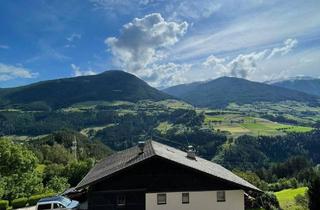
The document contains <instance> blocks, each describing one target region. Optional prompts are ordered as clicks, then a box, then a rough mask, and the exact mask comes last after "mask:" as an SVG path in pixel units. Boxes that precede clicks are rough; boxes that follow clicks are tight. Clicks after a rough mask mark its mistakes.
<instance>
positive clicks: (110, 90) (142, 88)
mask: <svg viewBox="0 0 320 210" xmlns="http://www.w3.org/2000/svg"><path fill="white" fill-rule="evenodd" d="M0 97H1V98H0V105H1V106H2V107H12V106H15V107H16V106H18V107H21V106H24V107H25V106H26V105H29V106H33V107H32V108H30V109H34V106H36V107H41V108H43V107H47V106H48V107H49V108H53V109H56V108H61V107H67V106H69V105H72V104H75V103H79V102H85V101H120V100H121V101H130V102H136V101H139V100H144V99H150V100H154V101H159V100H163V99H169V98H172V97H171V96H169V95H167V94H165V93H163V92H161V91H159V90H157V89H155V88H152V87H151V86H149V85H148V84H147V83H146V82H144V81H143V80H141V79H139V78H137V77H136V76H134V75H132V74H129V73H126V72H124V71H106V72H104V73H102V74H98V75H94V76H81V77H74V78H65V79H57V80H50V81H44V82H39V83H35V84H31V85H27V86H22V87H17V88H7V89H0Z"/></svg>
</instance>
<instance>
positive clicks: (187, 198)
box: [182, 193, 190, 204]
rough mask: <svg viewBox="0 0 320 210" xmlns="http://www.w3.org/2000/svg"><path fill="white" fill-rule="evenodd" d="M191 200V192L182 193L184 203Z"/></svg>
mask: <svg viewBox="0 0 320 210" xmlns="http://www.w3.org/2000/svg"><path fill="white" fill-rule="evenodd" d="M189 202H190V201H189V193H182V203H183V204H187V203H189Z"/></svg>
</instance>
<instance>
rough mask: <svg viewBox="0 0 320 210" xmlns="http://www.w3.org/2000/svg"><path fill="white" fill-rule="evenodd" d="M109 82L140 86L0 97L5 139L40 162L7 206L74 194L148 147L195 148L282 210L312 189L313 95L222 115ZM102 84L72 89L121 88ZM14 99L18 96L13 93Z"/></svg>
mask: <svg viewBox="0 0 320 210" xmlns="http://www.w3.org/2000/svg"><path fill="white" fill-rule="evenodd" d="M109 74H111V75H112V77H117V78H119V77H120V78H122V77H123V78H122V79H124V80H128V79H129V83H131V84H135V85H134V87H132V86H130V87H122V90H123V91H121V94H120V95H117V96H116V97H115V98H114V99H112V100H109V99H108V97H110V96H108V94H103V95H102V96H101V97H100V96H99V94H98V95H95V92H94V91H91V92H90V91H89V93H88V94H82V92H77V91H76V92H69V93H64V94H67V95H64V96H62V95H59V94H58V92H56V91H54V92H53V94H52V95H51V96H50V97H49V95H50V94H51V92H50V91H49V92H48V94H49V95H48V94H47V95H43V96H41V97H40V95H41V94H38V93H37V92H38V91H40V90H42V87H41V86H42V85H43V84H45V85H46V86H47V85H48V86H47V88H48V90H51V89H52V87H51V85H53V86H54V87H55V88H58V89H59V88H60V87H59V85H58V86H57V84H60V83H61V84H62V87H64V86H65V85H66V84H68V83H69V82H70V81H68V79H66V80H64V79H63V80H59V82H57V81H50V82H49V83H47V82H42V83H39V84H36V85H31V86H27V87H20V88H18V89H9V90H6V89H4V90H2V91H3V92H2V94H1V96H2V98H1V97H0V101H1V110H0V125H1V126H0V135H1V138H2V140H1V141H5V142H6V143H5V144H9V145H10V142H12V143H14V144H17V143H18V145H20V144H21V145H23V147H25V148H24V149H25V150H27V151H29V152H30V154H33V155H32V156H34V158H35V160H36V161H35V162H34V163H33V164H32V166H30V167H31V168H30V169H29V171H24V172H23V173H22V172H21V173H22V174H24V175H26V176H27V175H28V176H30V174H37V177H38V179H37V180H34V183H36V184H32V185H33V187H31V186H29V185H28V186H26V187H31V189H32V190H31V191H28V192H26V191H24V192H22V191H21V193H22V194H16V193H15V191H19V189H16V188H12V189H13V190H15V191H9V192H4V193H3V194H4V197H5V198H7V199H15V198H19V197H21V196H31V195H33V194H36V193H44V192H45V193H48V192H50V193H51V192H59V191H61V190H63V189H65V188H66V187H67V186H74V185H75V184H76V183H77V182H79V181H80V180H81V178H82V177H83V176H84V174H85V173H86V172H87V171H88V170H89V169H90V168H91V167H92V165H93V164H95V162H98V161H99V160H101V159H102V158H103V157H105V156H107V155H109V154H112V153H115V152H117V151H119V150H123V149H126V148H128V147H131V146H134V145H136V144H137V143H138V142H139V141H147V140H150V139H153V140H155V141H159V142H162V143H165V144H168V145H171V146H173V147H176V148H179V149H181V150H186V148H187V147H188V145H193V146H194V147H195V148H196V151H197V155H199V156H201V157H203V158H205V159H208V160H212V161H214V162H216V163H219V164H221V165H223V166H224V167H226V168H228V169H230V170H232V171H233V172H235V173H237V174H238V175H239V176H241V177H243V178H244V179H246V180H248V181H250V182H252V183H253V184H255V186H257V187H259V188H260V189H262V190H265V191H274V192H279V196H278V194H276V196H277V197H278V200H279V201H280V205H281V206H283V205H286V204H283V203H284V202H286V203H288V202H289V201H288V202H287V201H284V199H282V197H281V195H282V194H281V193H280V192H281V191H282V190H285V189H288V188H297V187H304V186H307V185H308V182H309V181H308V180H309V179H311V177H312V176H313V175H312V174H313V171H314V170H316V169H315V167H316V164H318V163H320V158H319V155H318V151H319V150H320V141H319V138H320V130H319V120H320V117H319V116H320V106H318V105H316V103H315V100H316V98H315V97H314V96H309V95H304V94H301V93H296V92H294V93H293V95H294V97H296V96H303V97H302V98H303V100H304V99H310V101H302V100H300V99H299V100H281V101H277V100H275V101H274V100H273V99H272V100H267V101H263V100H262V101H260V100H257V101H256V100H253V101H252V102H250V103H246V102H245V101H246V100H247V99H248V98H247V97H248V96H247V95H246V94H245V95H244V96H242V95H241V94H238V93H237V94H238V95H237V97H236V98H233V99H232V100H234V101H232V102H230V103H227V104H225V103H226V102H227V101H225V99H224V98H223V100H222V101H220V102H219V98H216V99H215V102H214V103H217V104H224V106H222V107H216V106H214V107H212V106H211V105H210V106H208V107H203V106H196V105H194V104H192V103H189V102H186V101H185V100H183V99H178V98H176V97H174V96H170V95H167V94H165V93H162V92H160V91H159V90H156V89H153V88H151V87H148V86H147V84H145V83H144V82H143V81H141V80H140V79H138V78H136V77H133V76H130V75H126V74H127V73H125V74H123V73H119V72H117V71H114V72H111V73H109ZM113 74H115V75H113ZM100 77H102V78H104V79H105V77H106V74H105V73H104V74H102V75H98V76H95V77H92V76H88V77H80V79H77V80H78V81H77V80H76V79H73V80H72V81H71V82H72V83H77V82H79V84H81V83H82V82H83V81H86V82H88V81H90V80H94V81H100V83H101V86H100V87H99V88H100V90H97V93H99V92H100V91H102V92H103V91H104V90H105V86H107V90H111V92H113V91H112V90H114V89H119V88H120V87H118V86H117V84H116V87H115V86H114V84H112V83H109V81H110V80H109V79H107V80H106V81H105V82H106V83H105V85H102V84H104V82H103V81H104V79H102V80H100V79H101V78H100ZM108 77H109V76H107V78H108ZM127 82H128V81H127ZM241 82H243V81H241ZM64 83H66V84H64ZM245 84H247V83H246V82H245ZM249 84H250V85H251V83H249ZM96 85H97V84H94V88H97V86H96ZM255 85H257V84H255ZM140 86H142V87H143V88H142V89H143V91H142V92H141V90H140V88H138V89H137V90H134V93H132V92H128V91H127V90H128V89H129V88H136V87H140ZM263 87H264V88H266V87H269V86H264V85H263ZM30 88H31V89H30ZM19 89H20V90H21V91H22V92H21V93H20V90H19ZM89 89H90V87H89ZM31 90H32V92H28V91H31ZM91 90H93V89H91ZM25 91H27V92H25ZM107 92H108V91H107ZM284 92H285V93H291V92H288V91H287V90H285V91H284ZM13 93H14V94H15V95H14V97H13V96H11V95H10V94H13ZM22 93H28V94H33V95H34V96H33V98H34V100H36V101H32V100H31V99H30V101H28V103H25V102H24V100H22V99H19V98H20V96H21V95H20V94H22ZM108 93H109V92H108ZM140 93H141V94H140ZM257 93H258V92H256V93H255V94H257ZM68 94H69V95H70V97H69V95H68ZM18 96H19V97H18ZM93 96H94V97H93ZM61 97H64V102H63V103H61V102H60V100H61ZM106 97H107V98H106ZM264 97H265V96H264ZM31 98H32V97H31ZM231 98H232V97H231ZM243 98H245V100H242V99H243ZM68 99H70V101H69V100H68ZM21 100H22V102H23V103H22V102H21ZM39 100H40V101H39ZM199 100H200V99H199ZM75 145H77V147H76V149H74V148H75ZM10 147H11V146H10ZM10 147H9V148H10ZM12 147H13V146H12ZM20 149H21V148H20ZM20 149H19V150H20ZM2 164H5V163H2ZM293 166H294V167H293ZM77 168H79V169H77ZM64 171H67V174H64V173H63V172H64ZM19 173H20V172H19ZM26 179H27V177H26ZM14 182H16V180H14V179H12V180H11V179H9V177H8V180H6V181H4V183H6V185H7V186H8V185H9V184H11V185H12V186H13V185H14V184H13V183H14ZM55 186H56V187H55ZM0 192H1V186H0ZM270 196H274V195H273V194H272V195H270ZM290 202H292V199H291V200H290ZM292 205H294V204H292Z"/></svg>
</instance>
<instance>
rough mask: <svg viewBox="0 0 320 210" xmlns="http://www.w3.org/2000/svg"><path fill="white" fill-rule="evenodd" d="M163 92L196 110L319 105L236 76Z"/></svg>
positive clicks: (299, 94) (312, 99) (288, 91)
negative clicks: (287, 103)
mask: <svg viewBox="0 0 320 210" xmlns="http://www.w3.org/2000/svg"><path fill="white" fill-rule="evenodd" d="M164 92H166V93H168V94H170V95H173V96H175V97H177V98H181V99H183V100H185V101H186V102H189V103H191V104H193V105H194V106H198V107H211V108H223V107H225V106H227V105H228V104H230V103H237V104H250V103H254V102H261V101H263V102H281V101H288V100H289V101H299V102H308V103H311V104H315V103H318V97H317V96H313V95H310V94H307V93H303V92H300V91H297V90H291V89H287V88H284V87H278V86H276V85H269V84H265V83H259V82H253V81H249V80H245V79H240V78H235V77H221V78H218V79H214V80H210V81H207V82H195V83H190V84H182V85H177V86H173V87H170V88H167V89H165V90H164Z"/></svg>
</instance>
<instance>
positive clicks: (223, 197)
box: [217, 190, 226, 202]
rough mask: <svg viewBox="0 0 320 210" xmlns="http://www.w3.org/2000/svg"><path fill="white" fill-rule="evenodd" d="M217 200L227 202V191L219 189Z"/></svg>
mask: <svg viewBox="0 0 320 210" xmlns="http://www.w3.org/2000/svg"><path fill="white" fill-rule="evenodd" d="M217 202H226V191H224V190H220V191H217Z"/></svg>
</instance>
